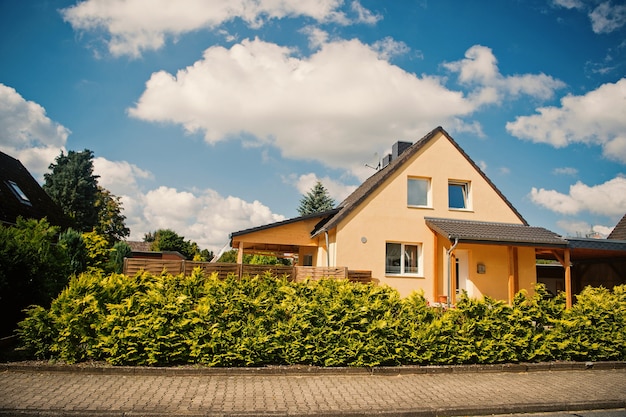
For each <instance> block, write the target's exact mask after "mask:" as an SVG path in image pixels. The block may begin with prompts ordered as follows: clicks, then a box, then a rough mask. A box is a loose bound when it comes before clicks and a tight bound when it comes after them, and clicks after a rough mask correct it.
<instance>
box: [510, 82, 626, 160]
mask: <svg viewBox="0 0 626 417" xmlns="http://www.w3.org/2000/svg"><path fill="white" fill-rule="evenodd" d="M537 112H538V113H539V114H535V115H532V116H521V117H518V118H517V119H516V120H515V121H514V122H509V123H507V124H506V129H507V131H509V133H511V134H512V135H513V136H516V137H518V138H521V139H528V140H531V141H533V142H538V143H548V144H550V145H552V146H554V147H557V148H560V147H564V146H567V145H569V144H572V143H584V144H588V145H600V146H601V147H602V150H603V153H604V156H605V157H606V158H608V159H612V160H615V161H619V162H622V163H626V78H622V79H621V80H619V81H618V82H616V83H615V84H611V83H608V84H604V85H602V86H600V87H599V88H598V89H597V90H594V91H590V92H589V93H587V94H585V95H583V96H573V95H567V96H566V97H564V98H562V99H561V107H541V108H539V109H537Z"/></svg>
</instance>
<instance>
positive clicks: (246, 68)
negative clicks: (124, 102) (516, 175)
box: [129, 29, 561, 179]
mask: <svg viewBox="0 0 626 417" xmlns="http://www.w3.org/2000/svg"><path fill="white" fill-rule="evenodd" d="M307 30H308V31H309V33H311V34H313V35H314V36H313V38H314V39H315V43H316V44H319V47H320V48H319V50H317V51H316V52H314V53H313V54H312V55H310V56H308V57H300V56H299V55H298V52H297V51H294V50H292V49H290V48H288V47H284V46H280V45H276V44H273V43H268V42H265V41H262V40H259V39H254V40H250V39H246V40H244V41H242V42H241V43H238V44H235V45H233V46H232V47H231V48H229V49H226V48H223V47H218V46H214V47H211V48H209V49H207V50H206V51H205V52H204V55H203V58H202V59H201V60H199V61H197V62H195V63H194V64H193V65H191V66H189V67H187V68H184V69H181V70H179V71H178V72H177V73H176V74H175V75H173V74H170V73H167V72H165V71H160V72H157V73H154V74H152V76H151V78H150V80H149V81H148V82H147V83H146V88H145V91H144V92H143V94H142V95H141V97H140V98H139V100H138V102H137V103H136V105H135V106H134V107H133V108H130V109H129V114H130V115H131V116H133V117H136V118H139V119H143V120H146V121H152V122H171V123H175V124H180V125H182V126H183V127H184V128H185V129H186V130H187V131H188V132H198V133H203V134H204V137H205V140H206V141H207V142H208V143H216V142H218V141H221V140H227V139H234V138H237V137H241V136H242V134H245V136H246V140H249V139H250V138H252V139H253V140H254V139H256V140H257V141H258V142H259V143H262V144H268V145H272V146H276V147H278V148H279V149H280V150H281V152H282V155H283V156H284V157H286V158H292V159H309V160H316V161H320V162H321V163H323V164H325V165H327V166H329V167H332V168H338V169H344V170H346V171H348V172H351V173H352V174H354V175H356V176H357V177H359V178H361V179H363V178H364V177H365V176H367V175H369V174H371V172H368V171H367V170H364V169H363V164H364V163H365V162H366V161H368V160H369V158H370V156H371V152H372V150H380V149H384V148H386V147H388V146H389V145H390V143H391V142H392V141H394V140H398V139H404V140H411V141H414V140H416V139H418V138H420V137H421V136H422V135H423V134H424V132H428V131H429V130H430V129H432V128H433V127H434V126H437V125H442V126H451V127H452V129H451V131H470V132H473V133H475V134H477V135H481V134H482V129H481V127H480V124H478V123H477V122H476V121H473V122H471V123H466V122H465V121H463V118H464V117H466V116H468V115H470V114H472V113H473V112H474V111H476V110H477V109H478V108H479V107H480V106H481V105H483V104H486V103H487V104H491V103H494V102H496V101H498V100H499V99H500V98H501V97H503V96H504V95H509V96H516V95H519V94H529V95H532V96H534V97H540V98H541V97H547V96H549V95H550V94H551V92H552V89H553V88H556V87H558V86H560V85H561V83H560V82H558V81H555V80H553V79H551V78H550V77H546V76H543V75H539V76H534V75H519V76H512V77H506V76H503V75H502V74H500V73H499V71H498V69H497V67H495V66H494V65H495V64H494V63H495V57H493V54H492V53H491V50H489V49H488V48H483V47H473V48H470V51H468V55H469V56H476V57H477V61H476V62H478V63H477V65H476V66H474V63H475V62H474V61H473V60H466V61H460V62H458V63H453V64H448V65H449V67H450V68H451V69H454V70H458V71H459V72H460V73H461V75H460V77H461V78H462V79H463V80H467V81H468V82H470V81H472V80H477V81H478V82H480V83H481V85H480V86H479V90H482V91H487V90H489V89H493V91H494V93H493V97H492V98H489V99H485V100H476V99H475V98H473V97H472V98H471V99H468V98H466V97H465V96H464V94H463V92H462V91H454V90H451V89H448V88H447V87H446V86H445V85H444V84H443V83H444V82H445V80H444V79H442V78H437V77H432V76H425V75H424V76H417V75H415V74H411V73H407V72H406V71H404V70H403V69H401V68H399V67H397V66H395V65H392V64H391V63H389V62H388V61H387V60H385V59H384V57H381V53H380V52H381V50H382V51H386V52H385V54H387V55H389V54H390V53H392V52H395V51H401V50H403V46H402V44H400V43H394V42H393V40H391V39H385V40H384V41H383V42H382V43H381V44H377V46H376V47H374V46H370V45H366V44H363V43H362V42H360V41H359V40H356V39H353V40H332V41H329V40H328V39H327V38H326V36H320V35H321V34H323V35H325V33H324V32H319V31H315V30H312V29H307ZM381 48H382V49H381ZM383 55H384V54H383ZM355 62H359V65H354V63H355ZM483 62H486V64H483ZM483 87H484V88H483Z"/></svg>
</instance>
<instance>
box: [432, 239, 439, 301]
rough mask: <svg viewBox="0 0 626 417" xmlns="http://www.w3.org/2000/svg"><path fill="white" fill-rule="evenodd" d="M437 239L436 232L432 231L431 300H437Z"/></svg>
mask: <svg viewBox="0 0 626 417" xmlns="http://www.w3.org/2000/svg"><path fill="white" fill-rule="evenodd" d="M438 243H439V239H437V233H435V232H433V246H434V250H433V302H434V303H436V302H438V301H439V245H438Z"/></svg>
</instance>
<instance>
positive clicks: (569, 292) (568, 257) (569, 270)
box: [563, 249, 572, 309]
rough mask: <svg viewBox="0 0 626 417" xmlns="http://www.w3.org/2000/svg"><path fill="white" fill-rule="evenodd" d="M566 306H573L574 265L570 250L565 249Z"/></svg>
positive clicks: (568, 307)
mask: <svg viewBox="0 0 626 417" xmlns="http://www.w3.org/2000/svg"><path fill="white" fill-rule="evenodd" d="M564 261H565V265H563V266H564V267H565V308H567V309H570V308H572V266H571V262H570V261H571V255H570V250H569V249H565V259H564Z"/></svg>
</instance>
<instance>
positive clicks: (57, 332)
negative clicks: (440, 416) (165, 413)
mask: <svg viewBox="0 0 626 417" xmlns="http://www.w3.org/2000/svg"><path fill="white" fill-rule="evenodd" d="M625 293H626V287H624V286H622V287H616V288H615V289H614V291H612V292H611V291H608V290H597V289H596V290H592V289H588V290H585V292H583V293H582V294H581V295H580V296H579V300H578V303H577V304H576V305H575V308H573V309H571V310H569V311H565V308H564V302H563V297H556V298H550V297H548V294H547V291H545V288H543V287H541V286H538V287H537V291H536V292H535V295H534V296H533V297H530V298H528V297H527V296H526V295H525V294H524V293H520V294H518V295H517V296H516V297H515V302H514V303H513V305H512V306H509V305H507V304H505V303H504V302H501V301H496V300H493V299H489V298H485V299H484V300H474V299H469V298H467V297H461V300H460V301H459V303H458V306H457V308H455V309H450V310H447V309H443V308H433V307H429V306H428V303H427V301H426V300H425V298H424V297H423V296H422V295H421V294H413V295H411V296H410V297H407V298H404V299H402V298H400V296H399V295H398V293H397V292H396V291H395V290H393V289H391V288H389V287H386V286H374V285H366V284H356V283H350V282H347V281H336V280H320V281H313V282H304V283H293V282H288V281H286V280H285V279H283V278H276V277H273V276H271V275H269V273H268V274H265V275H262V276H255V277H244V278H242V279H238V278H236V277H234V276H230V277H228V278H227V279H225V280H219V279H217V276H216V275H212V276H208V277H205V276H203V275H202V273H201V272H200V271H199V270H197V271H194V273H193V274H192V275H190V276H183V275H179V276H172V275H168V274H162V275H151V274H138V275H137V276H135V277H127V276H124V275H119V274H112V275H109V276H104V275H101V274H97V273H90V274H83V275H81V276H79V277H75V278H73V279H72V280H71V281H70V284H69V286H68V288H67V289H66V290H64V291H63V292H62V293H61V294H60V295H59V297H57V299H55V300H54V302H53V303H52V306H51V307H50V309H48V310H46V309H43V308H41V307H32V308H31V309H30V310H29V311H28V317H27V319H26V320H24V321H23V322H22V323H21V324H20V330H19V334H20V336H21V339H22V343H23V345H24V349H26V350H27V351H29V352H30V353H31V354H32V355H35V356H36V357H40V358H51V359H58V360H63V361H66V362H76V361H83V360H106V361H108V362H110V363H112V364H115V365H171V364H189V363H195V364H203V365H208V366H261V365H266V364H275V365H281V364H285V365H290V364H302V365H317V366H377V365H403V364H465V363H502V362H525V361H541V360H561V359H564V360H572V359H573V360H604V359H619V360H623V359H625V358H626V350H625V348H624V346H626V343H625V342H626V338H625V330H624V329H625V328H626V327H625V326H624V325H625V324H626V323H625V317H626V296H625ZM570 336H571V337H570Z"/></svg>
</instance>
